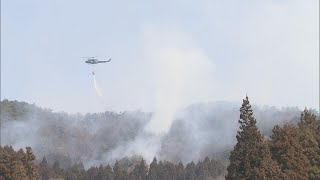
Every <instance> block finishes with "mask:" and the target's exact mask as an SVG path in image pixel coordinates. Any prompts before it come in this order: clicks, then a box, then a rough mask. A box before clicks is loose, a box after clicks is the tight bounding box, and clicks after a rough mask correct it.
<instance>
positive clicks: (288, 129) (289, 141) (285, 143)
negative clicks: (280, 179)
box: [270, 124, 310, 180]
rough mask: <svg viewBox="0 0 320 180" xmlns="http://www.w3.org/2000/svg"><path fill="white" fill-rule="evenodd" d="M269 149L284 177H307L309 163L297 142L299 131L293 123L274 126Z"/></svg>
mask: <svg viewBox="0 0 320 180" xmlns="http://www.w3.org/2000/svg"><path fill="white" fill-rule="evenodd" d="M270 149H271V152H272V158H273V159H274V160H276V161H277V162H278V164H279V167H280V168H281V170H282V172H283V173H284V175H285V177H286V179H301V180H303V179H308V172H309V169H310V163H309V161H308V158H307V157H306V156H305V154H304V153H303V148H302V146H301V144H300V142H299V131H298V129H297V128H296V127H294V126H293V125H289V124H286V125H284V127H282V128H281V127H279V126H275V127H274V128H273V135H272V136H271V142H270Z"/></svg>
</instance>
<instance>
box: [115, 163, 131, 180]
mask: <svg viewBox="0 0 320 180" xmlns="http://www.w3.org/2000/svg"><path fill="white" fill-rule="evenodd" d="M113 171H114V175H115V180H126V179H128V174H127V171H126V170H125V169H123V168H122V167H121V166H120V164H119V162H118V161H116V163H115V164H114V167H113Z"/></svg>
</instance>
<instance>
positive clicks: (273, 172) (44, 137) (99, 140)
mask: <svg viewBox="0 0 320 180" xmlns="http://www.w3.org/2000/svg"><path fill="white" fill-rule="evenodd" d="M237 111H238V113H237ZM181 114H182V115H181ZM181 114H180V115H178V116H177V119H176V120H175V121H173V123H172V125H171V127H170V129H169V131H168V132H167V133H166V134H164V135H162V136H161V137H160V138H159V140H160V141H159V143H160V144H159V147H160V148H159V151H158V152H157V153H156V154H155V156H156V157H154V158H153V160H151V161H150V160H149V161H148V160H146V159H145V158H144V157H143V156H144V155H143V154H134V155H132V154H131V156H130V154H126V153H123V152H125V151H121V150H122V149H125V148H130V146H129V145H130V144H132V143H133V142H134V140H135V139H136V138H138V137H141V136H146V137H148V138H156V136H155V135H153V134H147V132H145V131H144V130H143V129H144V126H145V125H146V124H147V123H148V121H149V120H150V118H152V113H143V112H140V111H135V112H123V113H113V112H105V113H99V114H86V115H81V114H68V113H61V112H59V113H57V112H52V111H51V110H48V109H42V108H39V107H37V106H35V105H30V104H28V103H23V102H18V101H8V100H4V101H2V102H1V123H2V124H1V125H2V127H1V128H2V129H1V130H2V131H1V135H2V136H1V140H2V146H1V148H0V151H1V153H0V179H37V178H40V179H96V180H100V179H114V180H116V179H128V180H129V179H130V180H131V179H139V180H140V179H141V180H149V179H224V178H226V179H248V178H251V179H319V178H320V119H319V115H318V114H317V112H315V111H314V110H308V109H305V110H303V111H302V112H301V111H298V109H297V108H284V109H280V110H279V109H276V108H273V107H264V108H259V107H256V106H251V105H250V102H249V98H248V97H246V98H245V99H244V100H243V103H242V106H241V108H240V118H238V117H239V108H236V106H235V105H234V104H232V103H225V102H219V103H212V104H210V103H209V104H196V105H192V106H190V107H188V108H187V109H185V110H184V111H183V112H182V113H181ZM237 120H238V122H237ZM271 125H272V126H271ZM26 128H27V129H26ZM26 132H28V133H26ZM32 138H33V139H32ZM144 140H150V139H144ZM28 143H29V144H30V146H31V147H32V149H31V147H29V146H28ZM19 146H20V148H21V147H23V146H25V147H27V148H26V150H25V152H24V150H23V149H20V150H17V149H16V148H17V147H19ZM142 146H144V145H142ZM119 147H121V148H119ZM142 148H143V147H142ZM119 152H120V153H119ZM115 153H118V154H115ZM121 154H122V155H123V156H122V157H121ZM108 156H109V157H108Z"/></svg>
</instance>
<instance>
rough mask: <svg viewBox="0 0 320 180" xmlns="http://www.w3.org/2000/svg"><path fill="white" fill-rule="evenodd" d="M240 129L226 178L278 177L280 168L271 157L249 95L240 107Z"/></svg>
mask: <svg viewBox="0 0 320 180" xmlns="http://www.w3.org/2000/svg"><path fill="white" fill-rule="evenodd" d="M239 123H240V130H239V131H238V133H237V136H236V138H237V144H236V145H235V147H234V149H233V151H231V155H230V165H229V166H228V168H227V170H228V174H227V176H226V179H272V178H274V179H278V178H280V177H281V173H280V169H279V167H278V165H277V164H276V162H274V161H273V160H272V159H271V153H270V150H269V147H268V145H267V143H266V141H265V140H264V139H263V137H262V135H261V134H260V131H259V130H258V128H257V126H256V119H255V118H254V116H253V111H252V109H251V105H250V102H249V99H248V97H246V99H244V100H243V104H242V107H241V108H240V119H239Z"/></svg>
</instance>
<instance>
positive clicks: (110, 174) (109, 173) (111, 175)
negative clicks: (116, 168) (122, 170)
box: [104, 164, 115, 180]
mask: <svg viewBox="0 0 320 180" xmlns="http://www.w3.org/2000/svg"><path fill="white" fill-rule="evenodd" d="M104 171H105V172H106V176H107V177H106V179H107V180H114V178H115V177H114V173H113V171H112V168H111V166H110V165H109V164H108V165H107V166H106V168H105V169H104Z"/></svg>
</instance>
